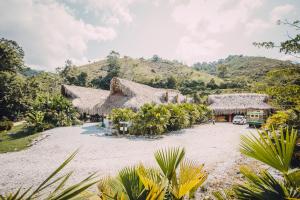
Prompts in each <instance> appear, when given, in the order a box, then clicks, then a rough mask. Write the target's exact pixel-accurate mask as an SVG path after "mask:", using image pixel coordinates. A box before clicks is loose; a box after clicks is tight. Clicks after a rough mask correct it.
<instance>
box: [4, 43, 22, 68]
mask: <svg viewBox="0 0 300 200" xmlns="http://www.w3.org/2000/svg"><path fill="white" fill-rule="evenodd" d="M23 59H24V51H23V49H22V48H21V47H20V46H19V45H18V43H17V42H15V41H13V40H7V39H4V38H1V39H0V71H9V72H13V73H16V72H18V71H20V70H21V69H22V68H23V66H24V61H23Z"/></svg>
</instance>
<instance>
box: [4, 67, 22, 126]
mask: <svg viewBox="0 0 300 200" xmlns="http://www.w3.org/2000/svg"><path fill="white" fill-rule="evenodd" d="M24 86H25V80H24V78H22V77H21V76H18V75H17V74H14V73H11V72H0V119H1V118H3V117H4V116H6V117H7V118H9V119H11V120H15V119H17V118H18V117H20V116H22V115H23V114H24V112H25V111H26V110H27V108H28V105H27V104H26V100H25V99H26V98H25V94H24Z"/></svg>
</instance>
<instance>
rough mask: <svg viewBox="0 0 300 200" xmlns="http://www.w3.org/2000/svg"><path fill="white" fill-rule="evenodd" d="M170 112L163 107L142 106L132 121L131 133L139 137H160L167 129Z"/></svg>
mask: <svg viewBox="0 0 300 200" xmlns="http://www.w3.org/2000/svg"><path fill="white" fill-rule="evenodd" d="M170 116H171V114H170V111H169V110H168V109H167V107H166V106H164V105H155V104H145V105H143V106H142V107H141V108H140V110H139V112H138V113H137V116H136V118H135V119H134V121H133V126H132V128H131V131H130V132H131V133H132V134H136V135H140V134H148V135H160V134H162V133H164V132H165V131H166V129H167V125H168V122H169V119H170Z"/></svg>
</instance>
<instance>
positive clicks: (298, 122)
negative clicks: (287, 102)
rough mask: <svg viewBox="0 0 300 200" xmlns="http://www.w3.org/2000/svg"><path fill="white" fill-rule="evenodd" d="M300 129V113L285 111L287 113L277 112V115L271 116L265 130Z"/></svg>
mask: <svg viewBox="0 0 300 200" xmlns="http://www.w3.org/2000/svg"><path fill="white" fill-rule="evenodd" d="M285 127H290V128H295V129H297V128H300V119H299V113H296V112H295V111H294V110H292V109H290V110H285V111H277V112H276V113H275V114H273V115H272V116H270V117H269V118H268V119H267V121H266V123H265V124H264V128H266V129H268V130H271V129H273V128H274V129H276V130H277V129H280V128H285Z"/></svg>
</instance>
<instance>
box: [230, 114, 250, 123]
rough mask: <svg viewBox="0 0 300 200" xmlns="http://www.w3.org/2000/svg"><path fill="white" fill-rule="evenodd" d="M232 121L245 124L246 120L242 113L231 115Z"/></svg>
mask: <svg viewBox="0 0 300 200" xmlns="http://www.w3.org/2000/svg"><path fill="white" fill-rule="evenodd" d="M232 123H233V124H246V123H247V120H246V118H245V117H244V116H243V115H236V116H234V117H233V120H232Z"/></svg>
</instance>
